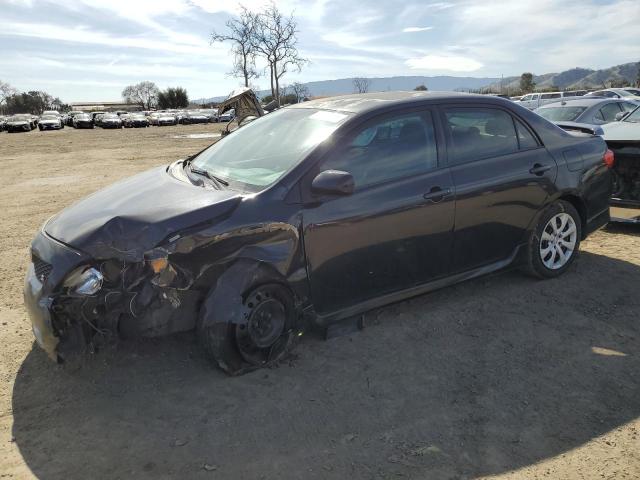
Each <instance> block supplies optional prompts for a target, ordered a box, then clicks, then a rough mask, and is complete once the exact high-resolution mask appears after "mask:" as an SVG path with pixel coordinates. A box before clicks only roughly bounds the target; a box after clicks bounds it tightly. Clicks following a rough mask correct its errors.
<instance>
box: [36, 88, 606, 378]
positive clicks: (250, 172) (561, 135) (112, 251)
mask: <svg viewBox="0 0 640 480" xmlns="http://www.w3.org/2000/svg"><path fill="white" fill-rule="evenodd" d="M612 164H613V158H612V153H611V152H610V151H608V150H607V148H606V145H605V142H604V141H603V140H602V138H600V137H598V136H593V135H584V134H570V133H567V132H565V131H563V130H561V129H560V128H558V127H556V126H555V125H553V124H551V123H549V122H548V121H547V120H545V119H543V118H541V117H539V116H538V115H536V114H534V113H532V112H530V111H528V110H527V109H525V108H522V107H519V106H517V105H516V104H514V103H513V102H511V101H509V100H504V99H501V98H496V97H487V96H475V95H466V94H437V93H422V92H406V93H392V92H386V93H376V94H365V95H352V96H344V97H334V98H329V99H324V100H316V101H311V102H306V103H303V104H299V105H295V106H291V107H288V108H284V109H281V110H278V111H276V112H274V113H271V114H269V115H266V116H263V117H261V118H258V119H256V120H255V121H253V122H251V123H249V124H248V125H246V126H244V127H242V128H240V129H238V130H237V131H235V132H232V133H231V134H230V135H228V136H226V137H224V138H223V139H222V140H220V141H218V142H217V143H215V144H214V145H212V146H211V147H209V148H207V149H205V150H204V151H202V152H200V153H199V154H197V155H194V156H192V157H190V158H187V159H186V160H179V161H176V162H174V163H172V164H170V165H168V166H162V167H158V168H154V169H152V170H149V171H147V172H145V173H142V174H139V175H137V176H134V177H132V178H129V179H126V180H124V181H121V182H119V183H116V184H114V185H112V186H110V187H107V188H106V189H104V190H101V191H99V192H97V193H95V194H93V195H91V196H90V197H87V198H85V199H84V200H82V201H80V202H78V203H76V204H75V205H73V206H71V207H69V208H67V209H65V210H63V211H62V212H61V213H59V214H58V215H56V216H54V217H53V218H51V219H50V220H48V221H47V222H46V223H45V224H44V225H43V227H42V229H41V231H40V232H38V234H37V235H36V237H35V239H34V241H33V243H32V247H31V263H30V265H29V268H28V273H27V276H26V283H25V291H24V294H25V303H26V307H27V311H28V312H29V315H30V318H31V321H32V324H33V331H34V334H35V337H36V340H37V342H38V343H39V344H40V345H41V346H42V348H43V349H44V350H45V351H46V352H48V354H49V355H50V356H51V357H52V358H53V359H61V358H65V357H67V356H69V355H70V354H72V353H73V352H78V351H95V350H96V348H98V347H99V346H100V345H102V344H103V343H105V342H107V341H110V340H111V339H114V338H116V337H119V336H121V337H130V338H131V337H137V336H158V335H165V334H169V333H172V332H178V331H186V330H191V329H196V331H197V335H198V337H199V340H200V341H201V343H202V345H203V346H204V348H205V349H206V351H207V352H208V354H209V355H210V356H211V358H212V359H213V360H214V361H215V362H217V364H218V365H219V366H220V367H221V368H222V369H224V370H225V371H226V372H228V373H230V374H238V373H241V372H244V371H248V370H251V369H254V368H258V367H263V366H268V365H272V364H274V363H275V362H277V361H278V360H279V359H281V358H282V357H283V356H284V355H286V354H287V352H288V351H290V350H291V348H292V347H293V346H294V344H295V342H296V339H297V338H298V336H299V335H301V334H302V332H303V331H305V329H307V328H310V327H311V326H314V325H315V326H318V327H323V328H325V327H327V326H330V325H332V324H335V322H338V321H341V320H345V319H351V318H354V317H355V316H358V315H361V314H363V313H364V312H366V311H368V310H370V309H372V308H376V307H380V306H382V305H385V304H388V303H391V302H397V301H400V300H403V299H406V298H409V297H412V296H415V295H419V294H423V293H426V292H429V291H432V290H434V289H437V288H441V287H444V286H446V285H451V284H454V283H456V282H459V281H462V280H466V279H469V278H473V277H477V276H480V275H483V274H487V273H489V272H493V271H496V270H500V269H503V268H505V267H508V266H512V265H517V266H520V267H522V268H523V269H524V270H526V271H527V272H529V273H530V274H532V275H534V276H536V277H539V278H553V277H557V276H559V275H561V274H563V273H564V272H566V271H567V269H568V268H569V267H570V266H571V264H572V263H573V262H574V260H575V259H576V256H577V252H578V249H579V246H580V242H581V240H583V239H584V238H585V237H586V236H587V235H588V234H590V233H591V232H593V231H594V230H596V229H597V228H599V227H601V226H603V225H604V224H606V223H607V222H608V221H609V196H610V193H611V174H610V171H609V167H610V166H611V165H612Z"/></svg>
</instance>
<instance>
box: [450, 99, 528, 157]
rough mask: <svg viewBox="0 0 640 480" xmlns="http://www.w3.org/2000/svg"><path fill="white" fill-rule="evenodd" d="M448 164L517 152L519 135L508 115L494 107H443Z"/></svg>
mask: <svg viewBox="0 0 640 480" xmlns="http://www.w3.org/2000/svg"><path fill="white" fill-rule="evenodd" d="M445 118H446V124H447V128H448V130H449V138H450V139H451V144H452V152H451V155H450V157H451V163H453V164H459V163H466V162H472V161H474V160H480V159H482V158H488V157H497V156H500V155H508V154H510V153H514V152H517V151H518V137H517V136H516V129H515V125H514V123H513V119H512V117H511V115H509V114H508V113H507V112H505V111H503V110H499V109H494V108H450V109H446V110H445Z"/></svg>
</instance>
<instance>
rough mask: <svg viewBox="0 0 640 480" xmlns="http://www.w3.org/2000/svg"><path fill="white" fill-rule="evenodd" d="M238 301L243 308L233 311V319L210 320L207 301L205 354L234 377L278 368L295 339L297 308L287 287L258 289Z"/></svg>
mask: <svg viewBox="0 0 640 480" xmlns="http://www.w3.org/2000/svg"><path fill="white" fill-rule="evenodd" d="M212 294H213V292H212V293H211V294H210V295H212ZM238 301H241V302H242V304H241V305H237V307H238V308H232V309H230V310H229V311H230V312H233V313H232V314H231V316H230V317H229V318H224V319H220V318H213V319H208V318H206V316H207V308H206V303H207V301H206V300H205V306H204V307H203V311H202V312H201V316H200V326H199V336H200V340H201V342H202V344H203V346H204V347H205V350H206V351H207V353H208V354H209V356H210V357H211V358H212V359H213V360H215V362H216V363H217V364H218V366H219V367H220V368H222V369H223V370H224V371H225V372H227V373H229V374H231V375H239V374H242V373H245V372H248V371H251V370H255V369H257V368H261V367H267V366H270V365H273V364H275V363H276V362H277V361H278V360H280V359H281V358H282V357H283V356H284V355H285V354H286V353H287V352H288V351H289V350H290V349H291V348H292V346H293V341H294V339H295V332H294V330H295V328H294V327H295V323H296V312H295V304H294V300H293V296H292V295H291V293H290V291H289V289H288V288H287V287H285V286H284V285H281V284H277V283H270V284H263V285H259V286H255V287H252V288H250V289H249V291H248V292H247V293H246V294H245V295H243V296H242V297H238ZM234 315H235V316H234Z"/></svg>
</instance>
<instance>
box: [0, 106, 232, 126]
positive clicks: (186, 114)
mask: <svg viewBox="0 0 640 480" xmlns="http://www.w3.org/2000/svg"><path fill="white" fill-rule="evenodd" d="M234 118H235V115H234V112H233V111H231V112H225V113H224V114H223V115H220V116H218V111H217V110H216V109H200V110H185V111H178V110H176V111H172V110H171V111H170V110H167V111H142V112H104V111H93V112H88V113H87V112H82V111H78V110H74V111H70V112H67V113H65V114H60V113H59V112H57V111H54V110H50V111H45V112H44V113H43V114H42V115H41V116H40V117H38V116H36V115H30V114H19V115H12V116H9V117H5V116H0V132H2V131H4V130H6V131H8V132H30V131H31V130H34V129H35V128H39V129H40V130H41V131H42V130H61V129H63V128H64V127H65V126H69V127H73V128H77V129H80V128H94V127H101V128H105V129H106V128H146V127H149V126H158V127H161V126H166V125H193V124H200V123H217V122H230V121H231V120H233V119H234Z"/></svg>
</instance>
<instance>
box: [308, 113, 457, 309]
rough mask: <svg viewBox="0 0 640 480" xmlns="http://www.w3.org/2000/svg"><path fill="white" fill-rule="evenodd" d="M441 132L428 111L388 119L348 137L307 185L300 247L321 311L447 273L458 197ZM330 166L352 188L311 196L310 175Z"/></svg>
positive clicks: (325, 160)
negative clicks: (346, 177)
mask: <svg viewBox="0 0 640 480" xmlns="http://www.w3.org/2000/svg"><path fill="white" fill-rule="evenodd" d="M438 135H440V142H438V140H437V137H438ZM441 135H442V132H441V129H439V128H438V127H437V126H436V122H434V116H433V114H432V112H430V111H428V110H424V109H422V110H418V111H404V112H402V113H393V114H387V115H383V116H381V117H377V118H375V119H372V120H370V121H367V122H366V123H364V124H362V125H360V126H359V127H356V128H355V129H354V130H352V131H351V133H349V134H346V135H345V136H344V137H343V138H342V140H340V141H339V142H338V144H337V145H336V147H335V148H334V149H332V151H331V152H330V153H329V154H328V155H326V156H325V158H324V159H323V160H321V161H320V162H319V164H318V165H316V167H315V168H314V169H312V172H310V174H309V175H308V178H307V179H306V180H305V181H303V183H302V186H301V188H302V196H303V198H305V205H304V207H303V213H302V217H303V237H304V247H305V255H306V261H307V272H308V276H309V282H310V287H311V295H312V299H313V303H314V306H315V309H316V311H317V312H318V313H320V314H328V313H331V312H337V311H338V310H342V309H345V308H347V307H350V306H354V305H357V304H359V303H362V302H365V301H367V300H369V299H372V298H374V297H378V296H380V295H384V294H388V293H393V292H397V291H399V290H403V289H407V288H410V287H413V286H416V285H419V284H422V283H425V282H428V281H430V280H433V279H436V278H439V277H442V276H444V275H446V274H447V273H448V271H449V268H450V258H451V240H452V232H453V217H454V196H453V191H452V181H451V176H450V173H449V170H448V168H446V166H445V165H443V163H442V152H439V150H438V144H439V143H440V144H442V137H441ZM326 170H341V171H347V172H349V173H351V174H352V175H353V178H354V181H355V190H354V192H353V193H352V194H350V195H348V196H339V195H334V196H331V195H324V196H323V195H316V194H313V193H312V192H311V187H310V184H311V179H312V178H313V177H314V176H315V175H316V174H317V173H318V172H321V171H326Z"/></svg>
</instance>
